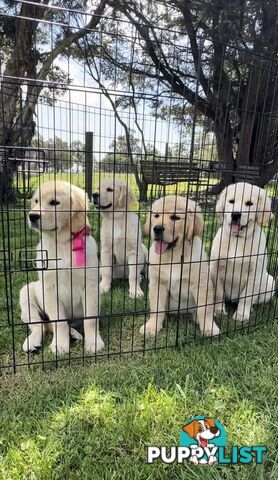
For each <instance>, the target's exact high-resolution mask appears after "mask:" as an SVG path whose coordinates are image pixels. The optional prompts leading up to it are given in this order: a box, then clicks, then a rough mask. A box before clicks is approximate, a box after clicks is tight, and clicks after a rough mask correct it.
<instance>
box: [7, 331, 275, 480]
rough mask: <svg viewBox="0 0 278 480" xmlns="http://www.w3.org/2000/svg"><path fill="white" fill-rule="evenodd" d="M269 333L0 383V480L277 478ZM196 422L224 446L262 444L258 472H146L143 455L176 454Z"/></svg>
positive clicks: (158, 467)
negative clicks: (209, 423)
mask: <svg viewBox="0 0 278 480" xmlns="http://www.w3.org/2000/svg"><path fill="white" fill-rule="evenodd" d="M277 333H278V330H277V326H272V327H271V328H269V329H266V328H264V329H262V330H261V331H260V332H256V333H254V334H251V335H248V337H247V336H246V337H244V336H242V337H237V338H235V339H233V340H227V341H226V342H225V343H221V344H211V345H210V344H208V345H206V347H205V348H203V347H202V346H201V345H200V346H194V347H193V346H192V347H190V346H188V347H187V348H185V349H182V350H181V351H180V352H175V351H167V352H161V353H160V354H156V355H148V356H147V357H146V358H143V359H142V358H141V359H130V360H126V359H122V360H114V361H111V362H101V363H99V364H96V365H94V366H91V367H72V368H71V369H69V368H60V369H58V370H56V371H54V372H51V373H49V374H47V373H42V372H39V371H29V372H28V371H27V370H26V369H24V370H22V371H21V372H19V373H18V374H17V375H15V376H8V375H7V376H3V377H2V382H1V385H0V395H1V401H2V415H1V438H2V441H1V445H0V454H1V465H0V473H1V475H2V478H5V479H13V480H15V479H22V478H26V479H27V478H28V479H29V478H38V479H45V480H47V479H59V480H60V479H67V480H70V479H72V480H73V479H74V480H75V479H79V478H80V479H81V478H82V479H83V478H85V479H87V478H88V479H96V480H98V479H107V480H108V479H111V478H113V479H119V480H120V479H125V478H126V479H135V480H137V479H138V480H139V479H140V480H141V479H142V480H145V479H148V478H152V479H165V480H166V479H169V478H171V479H178V478H181V479H191V478H198V479H199V478H200V479H209V480H210V479H219V480H220V479H233V478H236V479H250V480H251V479H252V480H253V479H254V478H256V479H257V478H258V479H259V478H269V479H271V478H273V479H274V478H277V472H278V470H277V463H276V461H275V455H276V453H275V452H276V451H277V435H276V433H275V429H274V426H275V420H274V418H275V414H276V413H277V395H276V393H277V392H276V385H277V380H278V378H277V368H276V364H277ZM197 414H207V415H211V416H213V417H216V418H218V419H219V420H220V421H221V423H222V424H223V425H224V426H225V428H226V431H227V436H228V444H229V445H256V444H257V445H262V444H266V445H267V446H268V449H269V452H268V457H267V461H266V463H265V464H264V465H262V466H256V465H253V464H252V465H247V466H241V467H239V466H238V467H221V466H214V467H211V468H206V467H195V466H192V465H190V464H188V463H185V464H184V465H176V464H173V465H163V464H162V463H159V462H157V463H156V464H154V465H147V464H146V446H147V445H169V446H175V445H178V441H179V431H180V427H181V425H182V424H183V422H184V421H185V420H187V419H189V418H190V417H192V416H194V415H197Z"/></svg>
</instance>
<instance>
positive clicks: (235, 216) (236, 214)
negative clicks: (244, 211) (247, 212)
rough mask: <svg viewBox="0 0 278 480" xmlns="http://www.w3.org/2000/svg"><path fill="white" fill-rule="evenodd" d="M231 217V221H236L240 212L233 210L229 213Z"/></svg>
mask: <svg viewBox="0 0 278 480" xmlns="http://www.w3.org/2000/svg"><path fill="white" fill-rule="evenodd" d="M231 217H232V222H238V221H239V220H240V217H241V213H240V212H233V213H232V214H231Z"/></svg>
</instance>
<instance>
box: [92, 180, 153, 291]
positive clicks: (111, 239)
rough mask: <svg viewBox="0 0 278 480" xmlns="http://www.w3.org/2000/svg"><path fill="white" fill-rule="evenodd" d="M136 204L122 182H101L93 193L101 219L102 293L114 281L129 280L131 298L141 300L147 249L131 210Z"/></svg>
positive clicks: (136, 218)
mask: <svg viewBox="0 0 278 480" xmlns="http://www.w3.org/2000/svg"><path fill="white" fill-rule="evenodd" d="M135 201H136V197H135V196H134V193H133V192H132V191H131V190H130V189H129V188H128V187H127V185H126V183H125V182H122V181H120V180H113V178H108V179H104V180H102V181H101V182H100V188H99V191H97V192H94V193H93V202H94V206H95V208H96V209H97V210H99V211H100V213H101V216H102V224H101V232H100V241H101V270H100V271H101V283H100V291H101V293H104V292H108V291H109V290H110V288H111V282H112V277H113V278H128V279H129V295H130V297H131V298H135V297H141V296H142V295H143V291H142V290H141V287H140V282H141V278H142V273H145V266H146V257H147V249H146V247H145V246H144V245H143V244H142V243H141V238H142V234H141V227H140V222H139V218H138V215H136V214H135V213H134V212H132V211H131V203H132V202H135Z"/></svg>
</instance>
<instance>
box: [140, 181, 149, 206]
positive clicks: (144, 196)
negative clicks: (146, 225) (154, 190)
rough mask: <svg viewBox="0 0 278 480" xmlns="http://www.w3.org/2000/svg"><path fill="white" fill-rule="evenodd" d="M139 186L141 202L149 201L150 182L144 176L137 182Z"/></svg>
mask: <svg viewBox="0 0 278 480" xmlns="http://www.w3.org/2000/svg"><path fill="white" fill-rule="evenodd" d="M137 186H138V188H139V202H147V201H148V183H147V182H146V180H145V179H144V177H142V180H141V181H140V182H137Z"/></svg>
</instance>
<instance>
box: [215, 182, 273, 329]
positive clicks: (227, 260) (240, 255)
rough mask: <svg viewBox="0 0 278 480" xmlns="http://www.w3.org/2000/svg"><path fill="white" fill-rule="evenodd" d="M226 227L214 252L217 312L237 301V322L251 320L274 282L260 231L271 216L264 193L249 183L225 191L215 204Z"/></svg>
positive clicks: (236, 184)
mask: <svg viewBox="0 0 278 480" xmlns="http://www.w3.org/2000/svg"><path fill="white" fill-rule="evenodd" d="M216 212H217V213H218V214H219V215H220V216H221V217H222V220H223V225H222V227H221V228H220V229H219V230H218V232H217V234H216V237H215V238H214V241H213V244H212V251H211V278H212V282H213V284H214V289H215V303H216V304H215V312H216V313H217V314H221V313H224V314H225V313H226V311H225V303H224V302H225V300H230V301H232V302H235V301H238V302H239V303H238V307H237V310H236V312H235V314H234V319H235V320H248V319H249V317H250V313H251V308H252V305H254V304H255V303H265V302H268V301H269V300H270V299H271V298H272V296H273V295H274V291H275V282H274V279H273V277H272V276H271V275H269V274H268V273H267V251H266V237H265V234H264V232H263V231H262V229H261V226H262V225H267V223H268V222H269V220H270V219H271V217H272V213H271V201H270V199H269V198H268V197H267V194H266V192H265V190H263V189H261V188H259V187H257V186H255V185H250V184H249V183H244V182H240V183H235V184H234V185H230V186H229V187H227V188H225V189H224V190H223V192H222V193H221V195H220V197H219V200H218V203H217V205H216Z"/></svg>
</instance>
